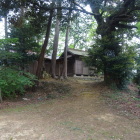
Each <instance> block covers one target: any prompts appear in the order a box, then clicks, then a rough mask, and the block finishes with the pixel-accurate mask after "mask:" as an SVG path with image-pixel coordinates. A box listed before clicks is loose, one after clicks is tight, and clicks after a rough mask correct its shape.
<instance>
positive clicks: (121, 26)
mask: <svg viewBox="0 0 140 140" xmlns="http://www.w3.org/2000/svg"><path fill="white" fill-rule="evenodd" d="M116 27H118V28H125V29H133V28H138V27H136V26H133V25H126V24H117V25H116Z"/></svg>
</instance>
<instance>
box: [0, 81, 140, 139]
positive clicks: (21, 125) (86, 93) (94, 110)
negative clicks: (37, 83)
mask: <svg viewBox="0 0 140 140" xmlns="http://www.w3.org/2000/svg"><path fill="white" fill-rule="evenodd" d="M74 86H75V87H77V90H75V91H73V95H72V96H68V97H65V98H61V99H53V100H47V101H46V102H43V103H40V104H35V105H28V106H24V107H17V108H12V109H4V110H1V111H0V140H140V120H139V119H135V120H130V119H128V118H126V117H123V116H119V115H117V112H116V111H115V110H113V109H111V108H109V107H108V106H107V105H106V104H105V103H104V100H102V99H101V98H100V94H99V89H98V86H96V84H85V83H77V84H74ZM78 89H79V91H78Z"/></svg>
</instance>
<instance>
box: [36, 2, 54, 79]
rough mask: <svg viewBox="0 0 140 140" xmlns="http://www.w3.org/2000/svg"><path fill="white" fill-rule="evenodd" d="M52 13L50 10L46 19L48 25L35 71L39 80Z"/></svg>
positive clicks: (52, 4)
mask: <svg viewBox="0 0 140 140" xmlns="http://www.w3.org/2000/svg"><path fill="white" fill-rule="evenodd" d="M53 6H54V1H53V2H52V3H51V8H53ZM53 13H54V10H53V9H51V10H50V16H49V19H48V24H47V31H46V35H45V40H44V43H43V45H42V49H41V53H40V55H39V60H38V67H37V71H36V75H37V77H38V78H41V70H42V66H43V60H44V55H45V52H46V48H47V45H48V41H49V35H50V30H51V24H52V18H53Z"/></svg>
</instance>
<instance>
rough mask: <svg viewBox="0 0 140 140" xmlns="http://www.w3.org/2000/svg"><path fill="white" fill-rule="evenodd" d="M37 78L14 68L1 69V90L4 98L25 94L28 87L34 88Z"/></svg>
mask: <svg viewBox="0 0 140 140" xmlns="http://www.w3.org/2000/svg"><path fill="white" fill-rule="evenodd" d="M34 80H35V76H34V75H32V74H30V73H25V72H23V71H18V70H15V69H12V68H7V67H2V68H1V69H0V88H1V91H2V97H3V98H14V97H16V95H17V94H23V93H24V92H25V87H26V86H29V87H31V86H33V85H34V82H33V81H34Z"/></svg>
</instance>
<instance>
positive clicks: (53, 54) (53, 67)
mask: <svg viewBox="0 0 140 140" xmlns="http://www.w3.org/2000/svg"><path fill="white" fill-rule="evenodd" d="M57 6H59V7H61V1H59V0H58V1H57ZM60 17H61V10H60V9H58V10H57V16H56V24H55V35H54V41H53V53H52V61H51V70H52V77H53V78H56V74H55V69H56V57H57V49H58V41H59V32H60V20H61V18H60Z"/></svg>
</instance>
